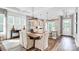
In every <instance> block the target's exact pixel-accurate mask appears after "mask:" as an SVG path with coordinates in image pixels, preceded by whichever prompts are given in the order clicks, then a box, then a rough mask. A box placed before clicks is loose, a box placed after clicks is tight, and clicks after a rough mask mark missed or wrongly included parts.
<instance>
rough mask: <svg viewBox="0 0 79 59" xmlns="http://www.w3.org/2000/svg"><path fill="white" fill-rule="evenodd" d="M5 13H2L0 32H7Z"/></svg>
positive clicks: (0, 16)
mask: <svg viewBox="0 0 79 59" xmlns="http://www.w3.org/2000/svg"><path fill="white" fill-rule="evenodd" d="M4 18H5V17H4V14H0V33H4V32H5V19H4Z"/></svg>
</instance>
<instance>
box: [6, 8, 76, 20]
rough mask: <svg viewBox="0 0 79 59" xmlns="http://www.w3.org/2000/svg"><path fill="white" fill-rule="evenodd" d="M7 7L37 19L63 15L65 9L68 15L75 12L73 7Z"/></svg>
mask: <svg viewBox="0 0 79 59" xmlns="http://www.w3.org/2000/svg"><path fill="white" fill-rule="evenodd" d="M7 9H10V10H13V11H16V12H21V13H23V14H25V15H29V16H34V17H37V18H39V19H47V18H48V19H52V18H53V17H58V16H60V15H64V14H65V11H66V12H67V14H68V15H69V14H73V13H74V12H75V7H7ZM33 9H34V10H33ZM33 11H34V12H33ZM47 13H48V14H47ZM33 14H34V15H33Z"/></svg>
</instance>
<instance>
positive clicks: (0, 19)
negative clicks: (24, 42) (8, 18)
mask: <svg viewBox="0 0 79 59" xmlns="http://www.w3.org/2000/svg"><path fill="white" fill-rule="evenodd" d="M0 23H3V15H0Z"/></svg>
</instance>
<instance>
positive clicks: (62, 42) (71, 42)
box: [10, 36, 79, 51]
mask: <svg viewBox="0 0 79 59" xmlns="http://www.w3.org/2000/svg"><path fill="white" fill-rule="evenodd" d="M10 51H26V49H25V48H23V47H22V46H20V45H18V46H17V47H15V48H13V49H11V50H10ZM31 51H35V50H31ZM44 51H79V48H77V47H76V45H75V39H73V38H71V37H67V36H66V37H65V36H62V37H61V38H60V39H56V40H55V39H49V41H48V48H47V49H45V50H44Z"/></svg>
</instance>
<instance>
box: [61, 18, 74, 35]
mask: <svg viewBox="0 0 79 59" xmlns="http://www.w3.org/2000/svg"><path fill="white" fill-rule="evenodd" d="M61 26H62V35H66V36H72V30H73V29H72V19H71V18H64V19H62V25H61Z"/></svg>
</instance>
